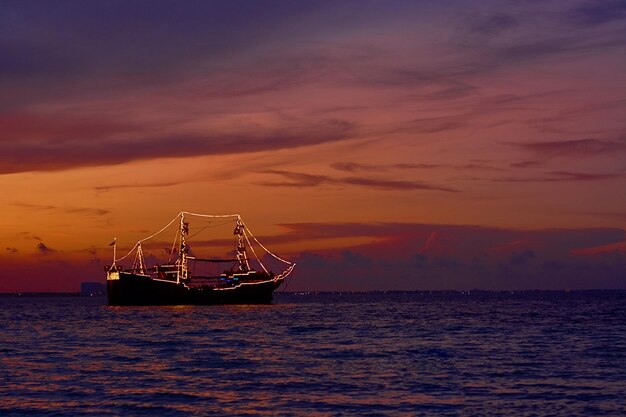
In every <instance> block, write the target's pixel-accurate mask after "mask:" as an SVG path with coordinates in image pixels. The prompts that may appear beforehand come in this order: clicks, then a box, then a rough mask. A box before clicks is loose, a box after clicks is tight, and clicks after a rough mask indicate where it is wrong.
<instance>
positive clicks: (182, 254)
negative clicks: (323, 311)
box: [113, 211, 295, 280]
mask: <svg viewBox="0 0 626 417" xmlns="http://www.w3.org/2000/svg"><path fill="white" fill-rule="evenodd" d="M186 216H190V217H197V218H200V219H221V221H216V222H212V221H209V223H208V224H202V222H201V224H200V227H199V229H197V230H193V233H191V234H190V233H189V232H190V229H189V223H188V222H187V221H186V219H185V217H186ZM233 219H234V220H235V230H234V232H233V234H234V235H235V237H236V238H235V240H236V242H235V259H202V258H198V257H196V255H195V253H191V252H190V251H189V246H188V241H189V240H190V239H192V238H193V237H195V236H197V235H199V234H200V233H202V232H203V231H205V230H206V229H208V228H214V227H219V226H224V225H227V224H229V223H231V222H232V221H233ZM177 222H178V223H179V226H180V228H177V229H176V232H175V234H174V242H173V244H172V246H171V249H169V248H168V247H165V248H163V247H161V249H159V253H161V254H163V253H169V260H168V262H169V264H171V262H172V261H173V260H174V259H176V261H175V263H174V264H175V265H177V268H179V270H180V274H181V276H182V277H183V279H186V278H188V274H189V272H192V273H195V272H196V270H197V268H196V266H197V263H201V264H206V263H225V262H234V263H235V264H238V265H239V266H238V268H239V269H238V271H239V273H246V272H248V271H254V269H253V268H251V266H250V264H249V259H248V256H247V254H246V249H248V248H249V249H250V250H251V251H252V255H253V258H254V260H256V262H257V263H258V264H259V265H260V267H261V268H262V270H263V271H264V273H265V274H267V275H271V276H272V279H273V280H278V279H282V278H285V277H287V276H288V275H289V274H291V272H292V271H293V269H294V267H295V263H293V262H290V261H288V260H285V259H283V258H281V257H280V256H278V255H276V254H275V253H273V252H271V251H270V250H269V249H267V248H266V247H265V246H264V245H263V244H262V243H261V242H259V240H258V239H257V238H256V237H255V236H254V234H253V233H252V231H251V230H250V229H249V228H248V226H247V225H246V224H245V223H244V222H243V220H242V219H241V216H240V215H239V214H218V215H215V214H200V213H193V212H188V211H181V212H179V213H178V215H176V217H174V218H173V219H172V220H171V221H170V222H169V223H167V224H166V225H165V226H164V227H162V228H161V229H160V230H158V231H157V232H155V233H153V234H151V235H149V236H147V237H144V238H142V239H139V240H138V241H137V242H136V243H135V245H134V246H133V247H132V248H131V249H130V250H129V251H128V253H127V254H125V255H124V256H122V257H120V258H117V257H116V247H115V246H114V248H113V249H114V255H113V258H114V259H113V265H115V264H116V263H117V262H119V261H123V260H125V259H127V258H128V257H129V256H131V255H132V254H133V253H134V254H135V257H134V262H133V270H137V271H139V272H140V273H142V274H143V273H145V271H146V262H145V260H144V255H145V253H148V255H149V256H151V257H152V258H154V257H155V256H156V255H154V254H152V253H151V252H150V251H148V252H146V248H142V243H144V242H146V241H148V240H150V239H153V238H155V237H157V236H159V235H160V234H162V233H164V232H165V231H167V230H168V229H169V228H170V227H172V225H174V224H176V223H177ZM195 224H197V223H195ZM168 233H171V232H168ZM252 241H254V242H255V243H256V244H257V245H259V247H260V248H261V249H263V250H264V251H265V252H266V253H267V254H268V255H270V256H271V257H272V258H274V259H276V260H277V261H279V262H282V263H284V264H286V265H287V268H286V269H285V270H284V271H283V272H282V273H280V274H278V275H275V276H274V275H273V274H272V273H271V272H270V271H269V270H268V268H267V267H266V266H265V264H264V263H263V261H262V260H261V257H260V256H259V254H258V253H257V251H256V250H255V248H254V245H253V244H252ZM192 243H193V242H192ZM203 243H204V244H205V245H215V246H217V247H223V245H225V241H223V240H219V239H218V240H209V241H205V242H203ZM114 244H115V245H116V241H114ZM177 244H178V250H177ZM220 245H222V246H220ZM148 249H150V248H148ZM168 249H169V251H168ZM194 252H195V251H194ZM230 253H232V252H230ZM266 260H267V259H266ZM189 261H191V263H190V265H189V267H188V266H187V263H188V262H189ZM216 265H217V264H216ZM155 268H156V267H155ZM188 268H191V271H189V269H188ZM233 268H234V266H233V267H231V269H230V270H231V271H232V270H233ZM203 271H207V269H206V268H205V267H203ZM227 271H228V270H227ZM227 271H226V272H227ZM226 272H222V273H226Z"/></svg>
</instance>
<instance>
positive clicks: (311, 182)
mask: <svg viewBox="0 0 626 417" xmlns="http://www.w3.org/2000/svg"><path fill="white" fill-rule="evenodd" d="M263 173H264V174H272V175H278V176H281V177H283V178H285V179H286V180H287V181H266V182H260V183H259V185H264V186H268V187H300V188H302V187H318V186H321V185H336V186H346V185H353V186H361V187H366V188H372V189H377V190H383V191H418V190H427V191H444V192H458V190H456V189H453V188H449V187H444V186H438V185H433V184H427V183H424V182H420V181H398V180H389V179H380V178H365V177H337V178H335V177H330V176H327V175H314V174H306V173H299V172H290V171H282V170H266V171H263Z"/></svg>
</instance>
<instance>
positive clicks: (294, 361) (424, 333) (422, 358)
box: [0, 292, 626, 416]
mask: <svg viewBox="0 0 626 417" xmlns="http://www.w3.org/2000/svg"><path fill="white" fill-rule="evenodd" d="M104 301H105V300H104V299H94V298H0V324H1V325H2V330H1V332H2V333H1V339H0V383H1V384H0V415H27V414H28V415H33V414H34V415H45V414H50V415H53V414H55V413H58V414H77V415H125V416H128V415H208V414H212V415H246V414H249V415H277V414H280V415H303V414H306V415H313V416H331V415H341V414H344V415H346V414H347V415H355V414H356V415H391V414H393V415H416V414H437V415H457V414H467V415H478V414H495V415H497V414H500V415H547V414H551V413H556V414H560V415H590V414H594V415H599V414H606V415H619V414H621V413H622V412H623V411H625V410H626V409H625V407H626V400H625V398H626V376H624V375H625V373H624V372H623V370H624V369H626V319H625V318H626V293H624V292H610V293H609V292H604V293H550V294H546V293H526V294H517V295H516V294H513V295H506V296H505V295H502V294H499V295H493V294H492V295H489V294H479V295H476V296H474V295H472V296H463V295H460V294H441V293H439V294H421V293H414V294H367V295H358V294H353V295H341V296H340V295H306V296H297V295H285V294H283V295H280V296H279V297H277V303H276V304H274V305H271V306H208V307H194V306H181V307H107V306H105V305H104Z"/></svg>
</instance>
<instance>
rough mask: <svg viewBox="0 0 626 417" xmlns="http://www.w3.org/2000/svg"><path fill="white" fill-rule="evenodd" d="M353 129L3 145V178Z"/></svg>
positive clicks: (338, 136) (330, 124) (316, 140)
mask: <svg viewBox="0 0 626 417" xmlns="http://www.w3.org/2000/svg"><path fill="white" fill-rule="evenodd" d="M352 129H353V124H352V123H349V122H345V121H341V120H327V121H325V122H320V123H319V124H317V125H316V127H315V129H313V130H310V129H304V128H303V127H302V126H301V127H300V128H283V129H278V128H277V129H266V130H264V131H263V130H262V129H258V130H256V131H248V132H242V133H240V134H232V133H228V134H226V133H225V134H219V133H212V134H210V133H206V134H202V135H200V134H198V135H188V134H174V135H171V136H169V135H168V136H157V137H154V136H152V137H150V136H148V137H133V138H130V139H125V140H121V139H120V140H112V141H97V140H84V138H73V139H72V140H64V141H61V142H35V143H33V142H30V141H11V140H8V139H10V138H7V140H3V141H0V173H10V172H24V171H55V170H63V169H70V168H74V167H79V166H90V165H111V164H121V163H124V162H128V161H133V160H145V159H154V158H162V157H187V156H200V155H225V154H239V153H246V152H261V151H269V150H278V149H285V148H297V147H302V146H310V145H317V144H321V143H327V142H333V141H341V140H346V139H349V138H351V136H350V134H351V131H352Z"/></svg>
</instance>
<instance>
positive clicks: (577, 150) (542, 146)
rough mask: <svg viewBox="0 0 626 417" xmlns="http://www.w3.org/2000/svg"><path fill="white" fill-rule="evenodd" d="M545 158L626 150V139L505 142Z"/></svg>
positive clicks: (582, 155) (585, 155)
mask: <svg viewBox="0 0 626 417" xmlns="http://www.w3.org/2000/svg"><path fill="white" fill-rule="evenodd" d="M504 144H507V145H510V146H514V147H516V148H519V149H522V150H525V151H528V152H531V153H533V154H535V155H537V156H541V157H543V158H551V157H555V156H573V157H589V156H595V155H603V154H610V153H614V152H626V141H624V140H607V139H592V138H589V139H572V140H562V141H539V142H504Z"/></svg>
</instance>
